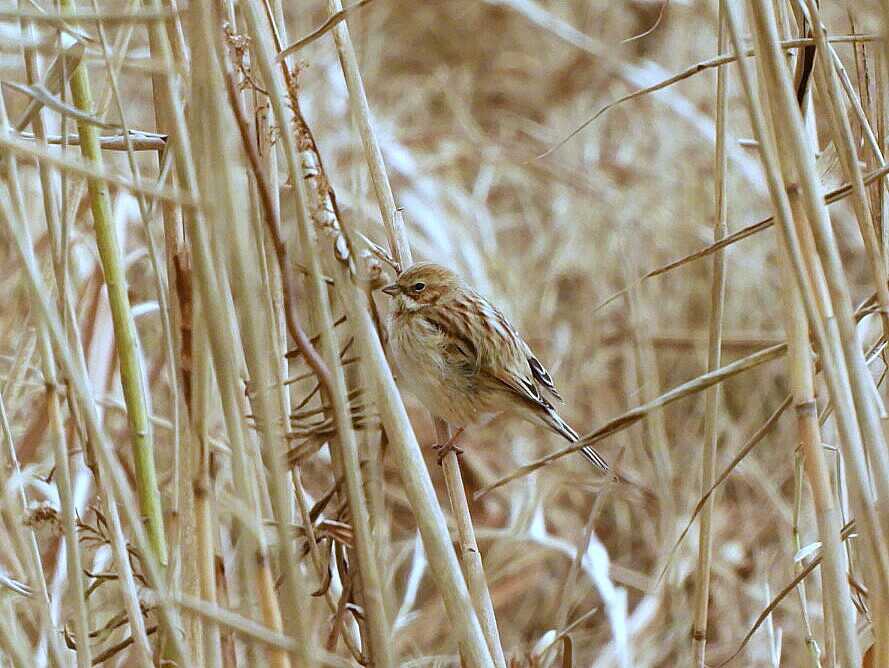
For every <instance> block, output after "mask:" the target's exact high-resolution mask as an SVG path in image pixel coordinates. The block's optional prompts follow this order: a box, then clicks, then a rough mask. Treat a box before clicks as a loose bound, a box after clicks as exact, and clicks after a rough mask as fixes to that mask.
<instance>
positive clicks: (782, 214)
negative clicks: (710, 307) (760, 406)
mask: <svg viewBox="0 0 889 668" xmlns="http://www.w3.org/2000/svg"><path fill="white" fill-rule="evenodd" d="M726 9H727V13H726V19H727V20H728V25H729V29H730V32H731V37H732V45H733V47H734V50H735V53H736V54H737V55H738V61H737V62H738V69H739V74H740V77H741V82H742V84H743V87H744V92H745V95H746V97H747V109H748V112H749V114H750V121H751V125H752V126H753V130H754V136H755V137H756V140H757V141H758V142H759V146H760V151H761V154H762V155H761V157H762V164H763V168H764V170H765V172H766V177H767V183H768V186H769V192H770V195H771V197H772V200H773V202H774V205H775V213H776V217H777V218H778V222H779V223H780V227H779V229H780V231H781V233H782V235H781V236H782V247H783V248H784V249H785V254H784V257H785V258H786V261H785V266H787V267H788V268H789V270H791V269H792V276H793V278H794V279H795V282H794V286H795V287H796V291H795V293H794V294H795V296H796V298H795V299H794V301H793V302H792V304H794V305H795V307H794V311H793V312H792V313H793V315H794V316H795V317H793V318H789V320H788V321H789V323H790V329H789V331H788V335H789V337H790V341H791V355H792V357H791V363H792V369H793V373H794V376H793V387H794V397H795V399H796V401H797V405H798V406H800V408H798V415H799V422H798V427H799V431H800V434H799V435H800V439H801V440H802V442H803V446H804V449H805V453H806V456H807V471H812V472H813V473H814V474H815V475H816V476H817V478H816V481H815V484H813V489H815V488H816V485H817V494H816V499H815V502H816V509H817V516H818V520H819V532H820V534H821V539H822V541H823V544H824V545H825V563H826V564H827V569H826V582H827V584H828V586H829V587H830V589H829V592H830V593H829V595H830V598H831V599H832V600H833V601H834V603H835V604H836V605H837V606H838V609H837V610H835V613H836V614H834V616H833V621H834V624H835V630H836V633H837V636H838V637H837V647H838V649H839V651H840V655H841V656H842V657H844V659H845V660H846V661H847V662H848V663H847V665H859V663H860V656H861V651H860V649H859V647H858V639H857V635H856V633H855V624H854V613H852V614H850V611H849V607H848V603H849V601H850V599H849V594H848V583H847V582H846V576H845V564H844V553H843V550H842V545H841V544H840V540H839V532H838V530H837V527H836V526H835V525H836V520H837V519H838V518H837V515H836V510H835V505H834V503H833V497H832V493H831V492H830V484H829V480H827V479H826V467H825V466H824V454H823V449H822V448H821V442H820V440H821V439H820V434H819V431H818V419H817V414H813V410H812V409H813V408H814V405H813V403H812V400H813V399H814V386H813V378H812V374H811V366H810V365H811V361H810V358H809V357H808V356H807V350H808V326H807V325H808V324H811V326H812V328H813V330H814V333H815V338H816V341H817V342H818V344H819V349H820V350H821V351H822V368H823V369H824V373H825V376H826V377H827V379H828V382H829V386H830V389H831V394H832V395H833V396H834V397H838V396H839V392H840V391H839V389H838V388H837V387H836V385H837V384H836V382H834V380H833V379H834V378H835V376H836V374H837V370H836V369H835V368H834V366H833V359H832V351H831V349H830V347H829V346H828V345H827V343H826V341H825V332H824V329H823V327H822V325H821V322H820V320H818V312H817V307H816V306H815V303H814V302H815V299H814V296H813V293H812V287H811V285H810V284H809V274H808V272H807V271H806V269H805V266H804V265H805V263H804V261H803V259H802V253H801V248H800V244H799V240H798V238H797V237H796V233H795V230H794V227H793V222H792V213H791V210H790V205H789V201H788V196H787V193H786V192H785V190H784V187H783V179H782V176H781V173H780V168H779V165H780V162H779V158H778V156H777V153H776V151H777V149H776V147H775V145H774V140H773V136H772V135H770V134H769V132H768V127H767V123H766V117H765V114H764V113H763V110H762V108H761V107H760V105H759V101H758V98H757V95H756V91H755V88H754V85H753V73H752V67H751V65H750V62H749V61H748V60H747V58H746V57H745V56H744V55H743V54H744V50H745V47H744V42H743V39H742V31H741V25H740V19H739V17H738V13H737V10H736V9H735V6H734V3H727V6H726ZM801 306H802V307H804V308H803V309H802V311H804V312H805V313H804V314H803V313H802V312H801V311H800V307H801ZM803 315H805V316H806V317H807V318H808V323H807V322H805V321H803V319H802V316H803ZM802 343H805V345H801V344H802ZM842 408H843V406H839V405H838V413H841V414H842V415H840V416H839V419H840V426H841V427H843V428H844V429H843V436H847V432H848V430H849V427H848V426H847V422H848V421H847V419H846V416H845V413H844V412H843V411H842ZM813 430H814V431H813ZM819 465H820V469H819ZM811 475H812V474H811V473H810V476H811ZM811 479H812V478H810V480H811Z"/></svg>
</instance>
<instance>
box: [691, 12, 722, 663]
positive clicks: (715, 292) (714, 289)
mask: <svg viewBox="0 0 889 668" xmlns="http://www.w3.org/2000/svg"><path fill="white" fill-rule="evenodd" d="M727 1H728V0H720V2H719V11H718V13H717V19H716V20H717V23H718V29H717V32H718V38H717V39H718V50H719V51H720V52H722V51H723V50H724V49H725V47H726V44H727V43H728V36H727V34H726V27H725V18H724V16H725V11H726V10H725V3H726V2H727ZM726 77H727V72H726V69H725V67H719V68H718V69H717V70H716V155H715V164H714V172H715V174H716V183H715V186H714V187H715V191H716V192H715V194H716V198H715V199H716V216H715V223H714V227H713V241H714V243H719V242H720V241H721V240H722V239H723V238H724V237H725V235H726V232H727V218H728V193H727V190H726V176H727V175H726V171H727V168H728V160H727V157H726V152H725V144H726V141H727V139H728V137H727V131H726V124H727V119H726V115H727V114H728V98H727V90H728V81H727V79H726ZM712 280H713V283H712V286H711V288H710V331H709V345H708V349H707V371H713V370H715V369H718V368H719V366H720V363H721V360H722V320H723V312H724V310H725V256H724V253H723V251H718V252H717V253H716V254H715V255H714V256H713V279H712ZM718 419H719V385H714V386H712V387H709V388H707V390H706V391H705V393H704V442H703V448H704V452H703V457H702V458H701V489H702V495H703V494H704V493H707V492H708V490H709V489H710V488H711V487H712V486H713V481H714V478H715V477H716V447H717V440H718V437H719V422H718ZM715 500H716V499H715V495H713V494H710V495H708V498H707V501H706V502H705V504H704V507H703V509H702V510H701V525H700V534H699V538H698V566H697V572H696V574H695V596H694V606H695V615H694V626H693V628H692V654H693V661H694V663H695V664H696V665H697V666H699V667H700V668H703V666H704V660H705V656H706V648H707V628H708V619H707V613H708V611H709V608H710V569H711V563H712V559H713V535H712V523H713V512H714V507H715V506H714V504H715Z"/></svg>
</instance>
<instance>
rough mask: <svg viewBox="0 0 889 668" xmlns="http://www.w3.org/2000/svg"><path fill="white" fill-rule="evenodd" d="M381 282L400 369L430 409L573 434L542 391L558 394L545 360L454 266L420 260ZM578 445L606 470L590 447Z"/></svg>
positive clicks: (459, 421) (456, 419) (452, 417)
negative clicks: (390, 306) (499, 417)
mask: <svg viewBox="0 0 889 668" xmlns="http://www.w3.org/2000/svg"><path fill="white" fill-rule="evenodd" d="M383 290H384V292H386V293H387V294H389V295H391V296H393V297H394V298H395V302H396V303H395V309H394V311H393V313H392V317H391V321H390V346H391V350H392V353H393V356H394V358H395V363H396V365H397V367H398V370H399V372H400V377H401V379H402V382H403V383H404V385H405V387H406V388H407V389H408V390H409V391H411V392H412V393H413V394H414V395H415V396H416V397H417V398H418V399H419V400H420V401H421V402H422V403H423V404H424V405H425V406H426V408H428V409H429V411H430V412H431V413H432V414H433V415H435V416H437V417H440V418H443V419H444V420H447V421H448V422H449V423H451V424H453V425H457V426H463V425H468V424H472V423H474V422H476V421H478V420H479V419H481V418H483V417H484V416H486V415H491V414H495V413H501V412H504V411H506V412H510V413H513V414H515V415H517V416H519V417H521V418H523V419H525V420H527V421H529V422H533V423H535V424H539V425H542V426H544V427H547V428H548V429H550V430H551V431H553V432H555V433H557V434H559V435H560V436H561V437H562V438H564V439H565V440H567V441H568V442H570V443H574V442H576V441H577V440H578V435H577V432H575V431H574V429H572V428H571V426H570V425H569V424H568V423H567V422H565V421H564V420H563V419H562V418H561V417H560V416H559V414H558V413H557V412H556V410H555V408H554V407H553V404H552V402H551V401H550V399H549V398H548V397H547V396H546V395H549V397H551V398H553V399H557V400H561V397H560V396H559V393H558V391H557V390H556V387H555V384H554V383H553V380H552V378H551V377H550V375H549V373H548V372H547V370H546V368H545V367H544V366H543V364H541V363H540V360H538V359H537V357H535V356H534V353H533V352H532V351H531V349H530V348H529V347H528V344H526V343H525V341H524V340H523V339H522V337H521V336H520V335H519V334H518V332H516V330H515V328H514V327H513V326H512V325H511V324H510V323H509V321H508V320H507V319H506V318H505V317H504V316H503V314H502V313H501V312H500V311H499V310H498V309H497V308H496V307H494V306H493V305H492V304H491V303H490V302H489V301H488V300H486V299H485V298H484V297H482V296H481V295H479V294H478V293H477V292H475V291H474V290H473V289H472V288H470V287H469V286H468V285H467V284H466V283H465V282H464V281H463V280H462V279H461V278H460V277H459V276H458V275H457V274H455V273H454V272H452V271H451V270H450V269H447V268H445V267H442V266H440V265H437V264H433V263H430V262H421V263H418V264H415V265H413V266H412V267H410V268H409V269H407V270H406V271H404V272H403V273H402V274H401V275H400V276H399V277H398V280H397V281H396V282H395V283H393V284H392V285H389V286H387V287H385V288H384V289H383ZM581 452H582V454H583V455H584V456H585V457H586V458H587V459H588V460H589V461H590V462H591V463H592V464H593V465H595V466H596V467H598V468H599V469H601V470H602V471H606V472H607V471H608V464H607V463H606V462H605V460H604V459H603V458H602V457H601V456H600V455H599V453H597V452H596V451H595V450H593V449H592V448H584V449H583V450H582V451H581Z"/></svg>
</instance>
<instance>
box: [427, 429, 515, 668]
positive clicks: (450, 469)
mask: <svg viewBox="0 0 889 668" xmlns="http://www.w3.org/2000/svg"><path fill="white" fill-rule="evenodd" d="M435 436H436V439H437V440H438V442H439V443H447V442H448V439H449V438H450V437H451V428H450V427H449V426H448V423H447V422H444V421H443V420H439V419H436V420H435ZM441 466H442V470H443V471H444V476H445V484H446V486H447V489H448V499H449V500H450V502H451V513H452V514H453V517H454V524H455V525H456V527H457V555H458V556H459V557H460V562H461V563H462V564H463V571H464V572H465V573H466V585H467V586H468V587H469V595H470V596H471V597H472V602H473V605H474V606H475V612H476V614H478V619H479V622H480V623H481V625H482V631H483V632H484V634H485V639H486V640H487V641H488V649H489V650H491V657H492V658H493V659H494V665H496V666H498V668H506V657H505V656H504V654H503V647H502V645H501V643H500V632H499V631H498V629H497V617H496V616H495V615H494V602H493V601H492V600H491V592H490V591H489V590H488V581H487V579H485V568H484V564H483V563H482V555H481V552H479V549H478V542H477V541H476V539H475V529H474V528H473V526H472V514H471V513H470V512H469V502H468V501H467V499H466V489H465V488H464V487H463V476H462V475H461V474H460V464H459V463H458V460H457V455H456V453H454V452H453V451H452V452H449V453H447V455H446V456H445V458H444V459H443V460H442V462H441Z"/></svg>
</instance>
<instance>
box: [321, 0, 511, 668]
mask: <svg viewBox="0 0 889 668" xmlns="http://www.w3.org/2000/svg"><path fill="white" fill-rule="evenodd" d="M328 6H329V8H330V11H331V12H333V15H334V16H335V15H336V14H337V13H338V12H342V11H343V7H342V3H341V2H340V0H329V1H328ZM333 34H334V40H335V42H336V46H337V53H338V55H339V59H340V65H341V67H342V70H343V75H344V77H345V79H346V85H347V87H348V90H349V99H350V102H351V106H352V116H353V119H354V121H355V124H356V125H357V128H358V133H359V135H360V137H361V141H362V144H363V146H364V154H365V160H366V162H367V165H368V169H369V170H370V174H371V180H372V182H373V184H374V190H375V192H376V196H377V202H378V204H379V207H380V213H381V214H382V217H383V225H384V228H385V230H386V237H387V239H388V242H389V248H390V252H391V254H392V258H393V259H394V260H395V263H396V265H397V266H399V267H401V268H402V269H405V268H407V267H409V266H410V265H411V264H412V258H411V249H410V243H409V241H408V238H407V231H406V229H405V225H404V221H403V219H402V217H401V216H400V215H399V213H398V211H397V209H396V205H395V197H394V195H393V193H392V187H391V185H390V184H389V178H388V175H387V173H386V166H385V163H384V162H383V154H382V151H381V150H380V146H379V143H378V141H377V138H376V135H375V133H374V130H373V125H372V119H371V112H370V105H369V104H368V102H367V95H366V94H365V91H364V84H363V82H362V79H361V73H360V70H359V68H358V60H357V57H356V55H355V50H354V48H353V46H352V40H351V36H350V35H349V29H348V24H347V23H346V22H345V21H343V22H341V23H340V24H338V25H336V26H335V27H334V29H333ZM436 433H437V434H438V439H439V442H441V443H444V442H446V441H447V439H448V438H450V428H449V427H448V426H447V425H444V424H439V423H438V422H436ZM442 464H443V470H444V473H445V484H446V487H447V491H448V498H449V499H450V502H451V511H452V513H453V514H454V520H455V523H456V525H457V533H458V536H459V543H458V544H459V552H458V555H459V557H460V560H461V562H462V563H463V568H464V569H465V572H466V583H467V586H468V588H469V593H470V596H471V597H472V599H473V603H474V605H475V610H476V612H477V614H478V616H479V621H480V623H481V626H482V631H483V632H484V634H485V638H486V640H487V643H488V648H489V649H490V650H491V656H492V658H493V659H494V663H495V664H496V665H497V666H499V667H503V668H505V666H506V658H505V656H504V653H503V648H502V646H501V642H500V634H499V632H498V630H497V620H496V617H495V615H494V606H493V603H492V601H491V594H490V592H489V591H488V585H487V581H486V579H485V575H484V569H483V566H482V560H481V554H480V553H479V551H478V545H477V543H476V541H475V532H474V530H473V527H472V515H471V514H470V512H469V502H468V500H467V498H466V490H465V489H464V487H463V479H462V475H461V473H460V464H459V461H458V459H457V456H456V454H455V453H453V452H451V453H448V454H447V455H446V456H445V458H444V460H443V462H442Z"/></svg>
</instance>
